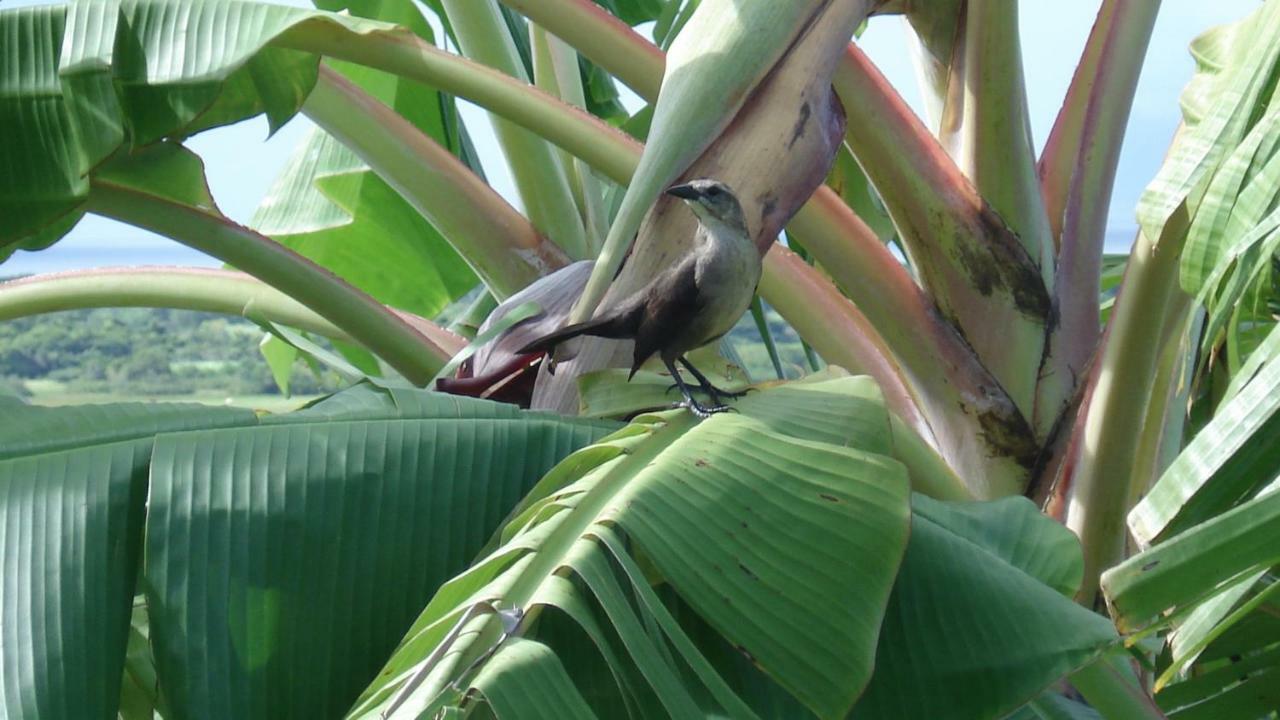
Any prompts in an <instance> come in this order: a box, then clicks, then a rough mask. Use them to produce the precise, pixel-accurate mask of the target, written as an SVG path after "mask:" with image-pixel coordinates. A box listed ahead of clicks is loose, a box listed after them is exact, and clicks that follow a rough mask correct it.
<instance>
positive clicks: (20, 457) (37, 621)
mask: <svg viewBox="0 0 1280 720" xmlns="http://www.w3.org/2000/svg"><path fill="white" fill-rule="evenodd" d="M4 412H5V416H4V420H5V421H4V422H3V423H0V558H4V564H5V567H4V580H3V584H0V614H2V616H3V618H4V621H3V622H0V715H4V716H5V717H12V718H91V717H97V718H111V717H115V713H116V707H117V703H118V702H119V699H120V690H121V683H120V678H121V673H122V669H123V667H124V656H125V646H126V641H127V639H128V634H129V616H130V611H131V608H132V600H133V591H134V578H135V576H136V572H137V568H138V565H139V562H140V554H141V546H142V528H143V503H144V500H145V498H146V492H147V470H148V460H149V458H150V451H151V445H152V436H153V435H154V434H155V433H157V432H163V431H166V430H182V429H186V428H191V427H207V426H231V425H243V424H247V423H252V422H253V421H254V416H253V413H252V412H250V411H248V410H237V409H232V408H210V407H205V406H199V405H142V404H125V405H98V406H84V407H66V408H43V407H28V406H20V405H15V406H9V407H6V409H5V411H4Z"/></svg>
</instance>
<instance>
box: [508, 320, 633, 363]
mask: <svg viewBox="0 0 1280 720" xmlns="http://www.w3.org/2000/svg"><path fill="white" fill-rule="evenodd" d="M639 321H640V315H639V313H638V312H621V313H612V314H609V315H605V316H602V317H598V318H593V319H591V320H587V321H586V322H580V323H574V324H573V325H566V326H564V327H562V328H560V329H559V330H556V331H555V332H550V333H547V334H546V335H543V336H542V337H540V338H538V339H537V340H534V341H533V342H531V343H529V344H528V345H525V346H524V347H522V348H520V349H519V350H517V351H516V352H517V353H518V354H520V355H531V354H535V353H546V352H551V351H552V350H554V349H555V348H556V346H557V345H559V344H561V343H563V342H565V341H566V340H572V339H573V338H576V337H578V336H580V335H591V336H592V337H602V338H613V339H620V338H629V337H633V336H634V335H635V332H636V326H637V325H638V324H639Z"/></svg>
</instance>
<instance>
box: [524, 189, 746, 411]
mask: <svg viewBox="0 0 1280 720" xmlns="http://www.w3.org/2000/svg"><path fill="white" fill-rule="evenodd" d="M666 192H667V194H668V195H672V196H674V197H677V198H680V199H681V200H684V201H685V203H686V204H687V205H688V206H689V208H690V209H691V210H692V211H693V214H694V215H695V216H696V217H697V219H698V230H697V233H696V234H695V238H694V243H693V247H692V249H691V250H690V252H689V253H688V254H687V255H685V256H684V257H683V258H681V259H680V260H679V261H678V262H676V263H675V264H674V265H672V266H670V267H668V268H666V269H664V270H662V271H660V272H658V273H657V274H656V275H655V276H654V278H653V279H652V280H651V281H650V282H649V283H648V284H647V285H645V286H644V287H643V288H641V289H640V290H638V291H637V292H635V293H634V294H632V295H631V296H629V297H626V298H623V299H621V300H620V301H618V302H614V303H611V304H610V305H611V306H610V307H605V308H602V309H601V310H599V311H597V314H596V316H595V317H593V318H592V319H590V320H587V321H585V322H581V323H575V324H571V325H567V326H565V327H563V328H560V329H559V330H556V331H553V332H551V333H549V334H547V335H545V336H543V337H541V338H539V339H537V340H534V341H533V342H530V343H529V344H527V345H525V346H524V347H523V348H522V349H521V350H519V351H518V352H520V353H521V354H541V353H549V352H551V351H553V350H554V349H555V348H556V346H557V345H559V344H561V343H563V342H565V341H566V340H569V339H571V338H575V337H578V336H580V335H590V336H593V337H601V338H612V339H617V340H622V339H630V340H634V341H635V352H634V355H633V356H632V365H631V373H630V374H629V375H628V376H627V380H630V379H631V378H633V377H635V374H636V371H637V370H639V369H640V366H641V365H643V364H644V363H645V361H646V360H648V359H649V358H650V357H651V356H653V354H654V353H657V354H658V356H659V357H661V358H662V362H663V364H664V365H666V367H667V370H668V371H669V372H670V373H671V377H672V378H673V379H674V380H675V387H678V388H679V389H680V394H681V395H682V397H683V401H682V402H680V403H677V406H679V407H685V408H688V409H689V410H690V411H691V412H692V413H693V414H694V415H696V416H698V417H700V418H706V417H710V416H711V415H713V414H715V413H719V412H725V411H728V410H731V409H732V408H730V407H729V406H727V405H725V404H724V398H735V397H740V396H741V395H742V393H732V392H728V391H725V390H721V389H720V388H717V387H716V386H715V385H713V384H712V383H711V381H709V380H708V379H707V378H706V376H705V375H703V374H702V373H701V372H699V371H698V369H697V368H696V367H694V366H693V364H692V363H690V362H689V360H688V359H687V358H685V357H684V355H685V353H687V352H689V351H690V350H693V349H695V348H699V347H702V346H703V345H707V344H709V343H712V342H715V341H716V340H719V339H720V338H721V337H723V336H724V334H725V333H727V332H729V331H730V330H732V329H733V326H734V325H735V324H737V322H738V319H739V318H740V317H742V314H743V313H744V312H746V311H747V308H748V307H750V305H751V300H752V298H753V297H755V292H756V287H757V286H758V285H759V284H760V271H761V263H760V251H759V250H757V249H756V245H755V243H754V242H753V241H752V239H751V233H750V232H749V231H748V229H747V220H746V216H745V215H744V214H743V211H742V205H741V204H740V203H739V202H738V198H737V196H736V195H734V193H733V190H732V189H730V188H729V186H728V185H726V184H724V183H723V182H720V181H718V180H715V179H712V178H699V179H695V180H691V181H689V182H686V183H683V184H679V185H675V186H672V187H670V188H667V190H666ZM677 363H679V364H680V365H681V366H683V367H684V368H685V369H686V370H688V371H689V373H690V374H692V375H693V377H694V379H695V380H697V382H698V385H699V386H700V387H701V388H702V390H703V391H704V392H706V393H707V395H709V396H710V398H711V401H712V403H713V404H712V405H710V406H707V405H703V404H702V403H700V402H698V400H697V399H696V398H694V396H693V393H692V392H691V391H690V389H689V385H688V384H687V383H686V382H685V380H684V378H683V377H681V375H680V372H679V370H677V368H676V364H677Z"/></svg>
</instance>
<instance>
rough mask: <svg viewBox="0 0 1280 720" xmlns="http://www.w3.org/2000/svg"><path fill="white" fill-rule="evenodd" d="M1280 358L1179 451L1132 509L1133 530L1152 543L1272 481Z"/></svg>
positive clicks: (1276, 461) (1277, 455) (1276, 464)
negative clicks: (1167, 467)
mask: <svg viewBox="0 0 1280 720" xmlns="http://www.w3.org/2000/svg"><path fill="white" fill-rule="evenodd" d="M1277 410H1280V357H1273V358H1272V359H1271V360H1269V361H1268V362H1267V363H1266V364H1265V365H1264V366H1263V367H1262V369H1261V370H1260V371H1259V372H1258V373H1257V375H1256V376H1254V377H1253V378H1252V380H1250V381H1249V383H1248V384H1246V385H1244V387H1243V388H1242V389H1241V390H1240V391H1239V394H1237V395H1235V397H1233V398H1232V399H1231V400H1230V401H1229V402H1226V403H1224V404H1223V406H1222V407H1220V408H1219V409H1218V412H1217V413H1216V414H1215V415H1214V417H1213V420H1211V421H1210V422H1209V424H1208V425H1206V426H1205V427H1204V428H1203V429H1201V430H1200V432H1199V433H1198V434H1197V435H1196V436H1195V439H1193V440H1192V441H1191V443H1190V444H1189V445H1187V447H1186V448H1185V449H1184V450H1183V451H1182V453H1181V454H1179V455H1178V458H1177V459H1176V460H1174V462H1173V464H1172V465H1170V466H1169V469H1168V470H1167V471H1165V473H1164V475H1163V476H1161V478H1160V480H1159V482H1157V483H1156V484H1155V486H1153V487H1152V488H1151V491H1150V492H1148V493H1147V495H1146V497H1144V498H1143V499H1142V501H1141V502H1139V503H1138V504H1137V505H1136V506H1135V507H1134V508H1133V510H1131V511H1130V512H1129V529H1130V530H1131V531H1132V532H1133V535H1134V537H1135V538H1137V540H1138V541H1139V542H1142V543H1144V544H1149V543H1152V542H1156V541H1159V540H1161V539H1163V538H1167V537H1170V536H1172V535H1175V534H1177V533H1179V532H1181V531H1183V530H1187V529H1189V528H1191V527H1193V526H1195V525H1196V524H1198V523H1201V522H1204V521H1206V520H1208V519H1210V518H1212V517H1214V516H1216V515H1218V514H1219V513H1221V512H1223V511H1224V510H1226V509H1228V508H1230V507H1231V506H1233V505H1235V504H1236V503H1238V502H1240V501H1241V500H1243V499H1245V498H1247V497H1249V496H1251V495H1252V494H1253V493H1254V492H1256V491H1257V490H1258V488H1259V487H1261V486H1263V485H1265V484H1267V483H1270V482H1271V481H1272V479H1273V478H1275V477H1276V475H1277V473H1278V472H1280V443H1277V442H1276V437H1277V433H1278V432H1280V415H1277Z"/></svg>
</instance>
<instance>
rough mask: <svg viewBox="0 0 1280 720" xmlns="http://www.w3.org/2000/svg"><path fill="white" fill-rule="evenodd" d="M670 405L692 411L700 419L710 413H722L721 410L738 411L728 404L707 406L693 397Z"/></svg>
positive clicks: (704, 418) (705, 417)
mask: <svg viewBox="0 0 1280 720" xmlns="http://www.w3.org/2000/svg"><path fill="white" fill-rule="evenodd" d="M671 407H676V408H685V409H687V410H688V411H689V412H691V413H693V414H694V415H696V416H697V417H699V418H701V419H703V420H706V419H707V418H709V417H711V416H712V415H716V414H718V413H723V412H733V413H736V412H738V409H737V408H733V407H729V406H728V405H712V406H710V407H708V406H706V405H703V404H702V403H700V402H698V401H697V400H693V399H689V400H681V401H680V402H678V403H675V404H674V405H672V406H671Z"/></svg>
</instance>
